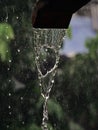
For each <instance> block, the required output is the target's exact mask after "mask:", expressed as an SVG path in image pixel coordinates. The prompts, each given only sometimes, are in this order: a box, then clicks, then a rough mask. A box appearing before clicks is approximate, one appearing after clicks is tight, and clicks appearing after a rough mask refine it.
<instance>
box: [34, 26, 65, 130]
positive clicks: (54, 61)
mask: <svg viewBox="0 0 98 130" xmlns="http://www.w3.org/2000/svg"><path fill="white" fill-rule="evenodd" d="M65 33H66V30H65V29H35V28H34V29H33V36H34V38H33V40H34V52H35V62H36V66H37V70H38V78H39V86H40V88H41V95H42V97H43V98H44V104H43V118H42V130H48V107H47V103H48V99H49V95H50V92H51V89H52V87H53V84H54V77H55V74H56V68H57V66H58V63H59V49H60V48H61V44H62V42H63V40H64V36H65Z"/></svg>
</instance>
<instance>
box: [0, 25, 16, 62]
mask: <svg viewBox="0 0 98 130" xmlns="http://www.w3.org/2000/svg"><path fill="white" fill-rule="evenodd" d="M12 39H14V32H13V29H12V27H11V26H10V25H9V24H7V23H1V24H0V56H1V60H2V61H9V60H10V59H11V55H10V47H9V43H10V41H11V40H12Z"/></svg>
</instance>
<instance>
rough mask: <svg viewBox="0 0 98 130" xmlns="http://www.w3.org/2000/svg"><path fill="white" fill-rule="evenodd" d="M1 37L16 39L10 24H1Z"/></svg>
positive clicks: (7, 39)
mask: <svg viewBox="0 0 98 130" xmlns="http://www.w3.org/2000/svg"><path fill="white" fill-rule="evenodd" d="M0 39H2V40H4V41H10V40H11V39H14V31H13V29H12V27H11V26H10V25H9V24H7V23H1V24H0Z"/></svg>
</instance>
